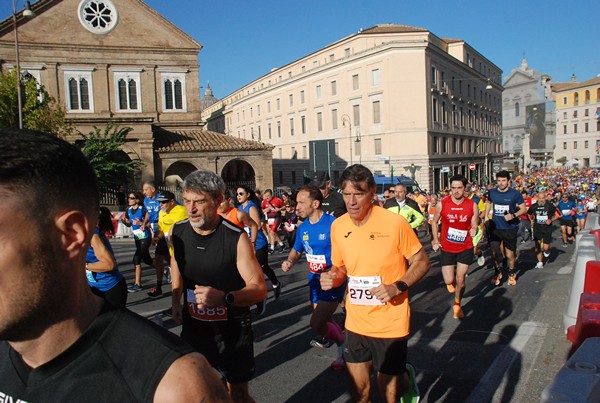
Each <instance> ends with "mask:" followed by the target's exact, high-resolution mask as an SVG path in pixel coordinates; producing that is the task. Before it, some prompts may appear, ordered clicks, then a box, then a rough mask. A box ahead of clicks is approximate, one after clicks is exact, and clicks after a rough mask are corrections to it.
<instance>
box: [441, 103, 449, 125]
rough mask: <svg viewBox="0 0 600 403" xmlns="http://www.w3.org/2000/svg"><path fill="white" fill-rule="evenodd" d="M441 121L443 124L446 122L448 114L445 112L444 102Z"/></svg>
mask: <svg viewBox="0 0 600 403" xmlns="http://www.w3.org/2000/svg"><path fill="white" fill-rule="evenodd" d="M442 123H443V124H447V123H448V115H447V113H446V103H445V102H442Z"/></svg>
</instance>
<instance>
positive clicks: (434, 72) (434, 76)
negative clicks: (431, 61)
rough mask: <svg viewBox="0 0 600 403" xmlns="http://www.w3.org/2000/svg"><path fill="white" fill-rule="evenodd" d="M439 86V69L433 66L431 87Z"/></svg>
mask: <svg viewBox="0 0 600 403" xmlns="http://www.w3.org/2000/svg"><path fill="white" fill-rule="evenodd" d="M436 84H437V69H436V68H435V66H431V85H436Z"/></svg>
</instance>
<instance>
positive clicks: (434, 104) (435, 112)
mask: <svg viewBox="0 0 600 403" xmlns="http://www.w3.org/2000/svg"><path fill="white" fill-rule="evenodd" d="M431 117H432V118H433V121H434V122H437V121H438V119H439V117H438V101H437V99H435V98H433V102H432V103H431Z"/></svg>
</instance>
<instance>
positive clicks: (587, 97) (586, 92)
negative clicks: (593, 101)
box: [584, 90, 590, 105]
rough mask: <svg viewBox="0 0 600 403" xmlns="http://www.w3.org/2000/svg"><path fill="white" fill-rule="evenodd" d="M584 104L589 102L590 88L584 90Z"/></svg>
mask: <svg viewBox="0 0 600 403" xmlns="http://www.w3.org/2000/svg"><path fill="white" fill-rule="evenodd" d="M584 102H585V104H586V105H588V104H589V103H590V90H585V101H584Z"/></svg>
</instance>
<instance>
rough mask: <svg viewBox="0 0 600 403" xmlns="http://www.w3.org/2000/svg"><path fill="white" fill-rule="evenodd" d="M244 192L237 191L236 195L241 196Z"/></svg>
mask: <svg viewBox="0 0 600 403" xmlns="http://www.w3.org/2000/svg"><path fill="white" fill-rule="evenodd" d="M245 194H246V193H244V192H237V195H238V196H243V195H245Z"/></svg>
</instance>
